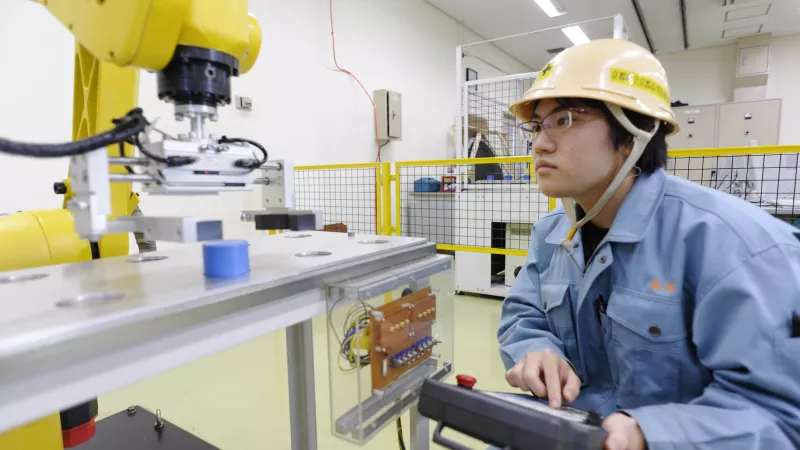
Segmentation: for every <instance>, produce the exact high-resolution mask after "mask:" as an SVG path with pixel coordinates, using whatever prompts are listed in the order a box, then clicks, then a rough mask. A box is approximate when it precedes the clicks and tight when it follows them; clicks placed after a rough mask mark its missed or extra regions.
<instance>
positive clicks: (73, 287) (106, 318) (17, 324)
mask: <svg viewBox="0 0 800 450" xmlns="http://www.w3.org/2000/svg"><path fill="white" fill-rule="evenodd" d="M299 234H301V233H292V234H284V235H275V236H268V237H264V238H260V239H256V240H252V241H251V242H250V245H251V246H250V273H249V274H246V275H244V276H241V277H238V278H234V279H213V278H207V277H205V276H204V274H203V257H202V244H191V245H187V246H185V247H182V248H178V249H173V250H168V251H163V252H155V253H147V254H146V255H142V256H147V257H153V256H156V257H166V259H162V260H156V261H147V262H132V261H133V260H134V258H133V257H131V256H125V257H117V258H108V259H102V260H97V261H86V262H81V263H74V264H66V265H59V266H50V267H43V268H35V269H27V270H23V271H16V272H6V273H3V274H2V275H11V276H12V277H13V276H18V275H30V274H37V275H38V274H42V275H46V276H45V277H44V278H40V279H33V280H27V281H16V282H10V283H9V282H6V283H0V303H2V305H3V309H2V311H3V314H2V315H0V360H1V359H2V358H3V357H5V356H9V355H12V354H15V353H19V352H24V351H30V350H32V349H35V348H36V347H39V346H43V345H47V344H48V343H50V344H52V343H54V342H57V341H59V340H63V339H67V338H70V337H76V336H79V335H82V334H86V333H92V332H97V331H99V330H101V329H107V328H109V327H118V326H123V325H126V324H130V323H132V322H136V321H138V320H144V319H150V318H153V317H155V316H159V315H167V314H171V313H175V312H179V311H186V310H187V309H190V308H193V307H199V306H203V305H207V304H208V303H211V302H221V301H225V300H227V299H231V298H234V297H239V296H243V295H247V294H251V293H255V292H259V291H266V290H270V289H275V288H278V287H281V286H286V285H288V284H291V283H293V282H298V281H303V280H306V281H309V282H308V283H303V284H304V285H305V286H303V288H305V289H309V288H312V287H314V286H313V285H314V283H313V281H312V278H315V277H318V276H319V275H335V273H336V272H340V271H341V270H343V269H346V268H347V267H348V265H351V264H353V263H356V262H358V261H361V260H364V259H365V258H366V259H370V258H376V257H381V256H382V255H386V254H390V253H395V252H398V251H402V250H403V249H407V248H410V247H414V246H419V245H424V244H425V243H426V241H425V240H424V239H419V238H405V237H375V236H371V237H370V236H356V237H354V238H348V236H347V235H346V234H341V233H323V232H313V233H302V235H305V236H308V237H306V238H292V237H293V236H297V235H299ZM373 242H379V243H373ZM311 252H327V253H330V254H329V255H325V256H300V255H302V254H308V253H311ZM377 269H379V267H376V270H377ZM296 292H297V290H295V292H286V293H285V294H284V295H291V294H292V293H296ZM87 293H105V294H110V296H115V295H116V296H117V297H120V294H121V296H122V298H120V299H112V300H110V301H107V302H100V303H99V304H86V305H77V306H70V305H69V299H71V298H74V297H76V296H79V295H81V294H87ZM65 304H66V305H65Z"/></svg>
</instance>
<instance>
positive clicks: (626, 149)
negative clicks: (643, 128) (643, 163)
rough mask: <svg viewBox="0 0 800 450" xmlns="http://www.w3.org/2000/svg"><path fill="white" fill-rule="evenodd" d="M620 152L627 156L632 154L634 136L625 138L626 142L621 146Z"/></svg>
mask: <svg viewBox="0 0 800 450" xmlns="http://www.w3.org/2000/svg"><path fill="white" fill-rule="evenodd" d="M619 152H620V153H622V156H623V157H625V158H627V157H628V156H631V152H633V136H629V137H628V139H626V140H625V143H624V144H622V147H620V148H619Z"/></svg>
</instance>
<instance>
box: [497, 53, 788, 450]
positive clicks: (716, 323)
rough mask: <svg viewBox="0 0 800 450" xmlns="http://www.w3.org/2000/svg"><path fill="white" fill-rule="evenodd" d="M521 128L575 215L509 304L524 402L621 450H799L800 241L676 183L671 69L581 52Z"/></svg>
mask: <svg viewBox="0 0 800 450" xmlns="http://www.w3.org/2000/svg"><path fill="white" fill-rule="evenodd" d="M511 110H512V112H513V113H514V114H515V115H516V116H517V117H519V118H520V120H522V121H523V122H525V123H524V124H523V125H521V127H520V128H521V129H522V130H523V131H525V132H527V133H529V138H530V139H532V140H533V151H534V161H535V164H536V180H537V183H538V185H539V187H540V188H541V191H542V193H544V194H545V195H547V196H550V197H555V198H560V199H561V201H562V204H563V208H559V209H557V210H556V211H554V212H553V213H551V214H550V215H548V216H546V217H544V218H542V219H541V220H540V221H539V222H537V223H536V225H535V226H534V228H533V233H532V236H531V245H530V250H529V251H528V260H527V262H526V265H525V267H524V268H523V270H522V271H521V272H520V274H519V276H518V278H517V281H516V283H515V285H514V287H513V288H512V289H511V293H510V295H509V296H508V298H507V299H506V300H505V302H504V304H503V317H502V323H501V325H500V330H499V332H498V339H499V342H500V353H501V355H502V358H503V362H504V363H505V365H506V368H507V369H508V372H507V374H506V378H507V379H508V382H509V383H510V384H511V386H514V387H518V388H521V389H523V390H527V391H531V392H532V393H533V394H534V395H536V396H539V397H546V398H549V401H550V403H551V404H552V405H553V406H559V405H560V404H561V402H562V399H563V400H564V401H566V402H570V403H572V404H573V405H575V406H576V407H578V408H583V409H591V410H595V411H598V412H599V413H600V414H602V415H604V416H607V417H606V418H605V420H604V422H603V427H604V428H605V429H606V431H608V433H609V435H608V439H607V441H606V446H607V448H611V449H623V450H627V449H644V448H648V446H649V449H650V450H659V449H686V448H694V447H701V448H708V449H720V450H722V449H726V450H727V449H770V450H778V449H791V448H800V324H799V323H798V322H800V320H798V319H795V318H794V317H795V313H796V312H800V241H799V240H798V235H797V231H798V230H796V229H794V228H792V227H790V226H789V225H787V224H785V223H783V222H781V221H779V220H777V219H774V218H773V217H771V216H769V215H768V214H766V213H764V212H762V211H761V210H760V209H758V208H757V207H756V206H753V205H750V204H748V203H746V202H744V201H742V200H739V199H737V198H735V197H733V196H731V195H728V194H725V193H722V192H719V191H715V190H712V189H708V188H705V187H702V186H699V185H697V184H695V183H692V182H690V181H686V180H683V179H680V178H676V177H672V176H670V175H667V174H666V173H665V171H664V170H663V166H664V165H665V163H666V159H667V158H666V147H667V146H666V142H665V137H666V136H667V135H668V134H670V133H672V132H674V131H675V130H677V128H678V125H677V123H676V121H675V118H674V114H673V112H672V109H671V107H670V99H669V88H668V84H667V79H666V74H665V72H664V69H663V67H662V66H661V64H660V63H659V62H658V60H657V59H656V58H655V57H654V56H653V55H652V54H650V53H649V52H647V51H646V50H644V49H643V48H641V47H639V46H637V45H635V44H633V43H630V42H627V41H620V40H597V41H592V42H590V43H587V44H584V45H580V46H576V47H572V48H570V49H567V50H565V51H564V52H562V53H561V54H559V55H558V56H556V58H555V59H554V60H553V61H551V62H550V63H549V64H548V65H547V66H546V67H545V68H544V69H542V71H541V72H540V74H539V76H538V78H537V80H536V82H535V83H534V85H533V86H532V87H531V89H530V90H529V91H528V92H527V93H526V94H525V96H524V98H523V99H522V100H521V101H520V102H517V103H516V104H514V105H513V106H512V107H511Z"/></svg>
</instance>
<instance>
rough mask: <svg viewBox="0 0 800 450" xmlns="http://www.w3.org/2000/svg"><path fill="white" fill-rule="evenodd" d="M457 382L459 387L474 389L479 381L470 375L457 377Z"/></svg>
mask: <svg viewBox="0 0 800 450" xmlns="http://www.w3.org/2000/svg"><path fill="white" fill-rule="evenodd" d="M456 382H457V383H458V386H459V387H462V388H467V389H472V387H473V386H475V383H477V382H478V380H476V379H475V378H474V377H471V376H469V375H457V376H456Z"/></svg>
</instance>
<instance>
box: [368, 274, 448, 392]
mask: <svg viewBox="0 0 800 450" xmlns="http://www.w3.org/2000/svg"><path fill="white" fill-rule="evenodd" d="M435 322H436V297H435V296H433V295H431V290H430V288H426V289H423V290H420V291H417V292H414V293H412V294H409V295H406V296H405V297H401V298H399V299H397V300H395V301H393V302H390V303H387V304H385V305H383V306H381V307H379V308H376V309H375V310H374V311H373V312H372V314H371V316H370V328H371V335H372V346H371V347H372V348H370V354H369V360H370V361H371V364H370V366H371V367H372V389H373V390H375V389H383V388H385V387H386V386H388V385H389V384H390V383H392V382H393V381H395V380H397V379H398V378H399V377H400V376H402V375H403V374H404V373H406V372H408V371H409V370H411V369H413V368H414V367H416V366H418V365H419V364H420V363H422V362H423V361H425V360H426V359H428V358H430V356H431V353H432V351H433V348H434V346H435V345H436V344H438V342H437V341H436V340H435V339H434V337H433V334H432V329H433V324H434V323H435Z"/></svg>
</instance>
